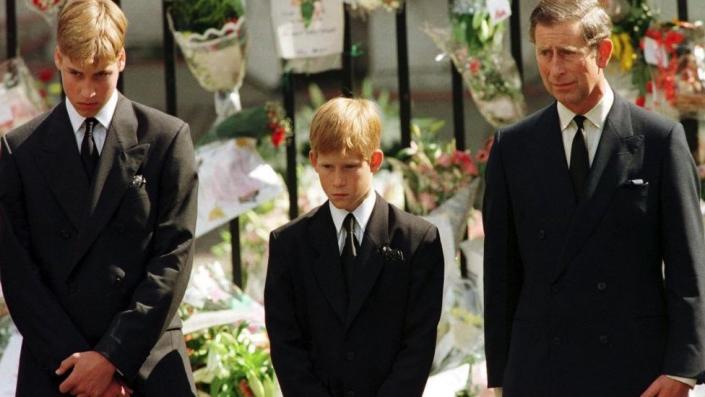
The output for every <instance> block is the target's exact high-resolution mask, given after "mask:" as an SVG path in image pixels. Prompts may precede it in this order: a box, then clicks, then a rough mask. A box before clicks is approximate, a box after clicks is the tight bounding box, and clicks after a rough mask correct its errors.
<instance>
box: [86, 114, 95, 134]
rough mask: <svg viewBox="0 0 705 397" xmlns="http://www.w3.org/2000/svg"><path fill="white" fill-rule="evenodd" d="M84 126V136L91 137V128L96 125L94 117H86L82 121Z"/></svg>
mask: <svg viewBox="0 0 705 397" xmlns="http://www.w3.org/2000/svg"><path fill="white" fill-rule="evenodd" d="M84 123H85V125H86V134H88V135H93V128H95V125H96V124H97V123H98V120H96V119H95V118H94V117H88V118H87V119H86V120H85V121H84Z"/></svg>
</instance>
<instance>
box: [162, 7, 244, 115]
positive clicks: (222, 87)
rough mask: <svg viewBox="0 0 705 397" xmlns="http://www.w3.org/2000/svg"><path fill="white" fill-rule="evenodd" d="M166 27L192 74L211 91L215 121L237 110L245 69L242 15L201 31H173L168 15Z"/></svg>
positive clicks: (239, 106) (202, 85)
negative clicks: (235, 19)
mask: <svg viewBox="0 0 705 397" xmlns="http://www.w3.org/2000/svg"><path fill="white" fill-rule="evenodd" d="M169 26H170V28H171V30H172V33H173V34H174V39H175V41H176V43H177V44H178V45H179V48H180V49H181V53H182V54H183V55H184V59H185V60H186V64H187V65H188V67H189V70H190V71H191V73H192V74H193V76H194V77H195V78H196V80H198V83H199V84H200V85H201V87H203V89H205V90H206V91H209V92H213V93H214V100H215V111H216V114H217V116H218V118H217V119H216V122H215V124H217V123H219V122H220V121H222V120H223V119H225V118H226V117H227V116H229V115H232V114H234V113H237V112H239V111H240V110H241V109H242V105H241V102H240V93H239V91H240V87H241V86H242V81H243V80H244V78H245V72H246V69H247V68H246V61H247V29H246V19H245V17H244V16H241V17H240V18H238V19H237V21H234V22H233V21H229V22H226V23H225V24H224V25H223V26H221V27H217V28H216V27H214V28H209V29H207V30H206V31H205V32H203V33H197V32H188V31H178V30H175V28H174V24H173V22H172V19H171V16H170V17H169Z"/></svg>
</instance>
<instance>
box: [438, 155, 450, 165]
mask: <svg viewBox="0 0 705 397" xmlns="http://www.w3.org/2000/svg"><path fill="white" fill-rule="evenodd" d="M452 163H453V159H452V158H451V156H450V155H449V154H448V153H443V154H441V155H440V156H439V157H438V159H436V164H438V165H440V166H441V167H450V165H451V164H452Z"/></svg>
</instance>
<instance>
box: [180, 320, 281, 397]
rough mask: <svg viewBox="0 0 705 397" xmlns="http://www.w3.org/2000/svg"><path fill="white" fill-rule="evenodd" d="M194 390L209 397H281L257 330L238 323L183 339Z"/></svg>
mask: <svg viewBox="0 0 705 397" xmlns="http://www.w3.org/2000/svg"><path fill="white" fill-rule="evenodd" d="M186 339H187V340H186V346H187V348H188V350H189V357H190V360H191V367H192V368H193V370H194V372H193V377H194V381H195V382H196V387H197V388H198V390H199V391H201V392H205V393H208V394H209V395H210V396H212V397H277V396H281V392H280V391H279V387H278V384H277V380H276V376H275V374H274V368H273V367H272V362H271V358H270V356H269V342H268V341H267V337H266V334H265V332H264V330H262V329H261V328H255V329H252V328H251V327H249V326H248V325H247V323H245V322H242V323H240V324H239V325H237V326H233V325H225V326H220V327H213V328H209V329H207V330H205V331H201V332H198V333H195V334H190V335H188V336H187V338H186Z"/></svg>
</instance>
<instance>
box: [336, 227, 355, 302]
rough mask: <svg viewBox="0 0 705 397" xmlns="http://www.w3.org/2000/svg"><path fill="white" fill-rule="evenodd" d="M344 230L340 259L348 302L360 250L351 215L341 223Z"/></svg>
mask: <svg viewBox="0 0 705 397" xmlns="http://www.w3.org/2000/svg"><path fill="white" fill-rule="evenodd" d="M343 228H344V229H345V233H346V234H345V245H343V252H342V253H341V254H340V259H341V262H342V265H343V275H344V277H345V289H346V294H347V297H348V300H349V299H350V290H351V288H352V282H353V275H354V273H355V259H356V257H357V253H358V251H359V250H360V246H359V244H358V242H357V238H355V232H354V231H355V217H354V216H353V214H351V213H350V214H348V215H347V216H346V217H345V220H344V221H343Z"/></svg>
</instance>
